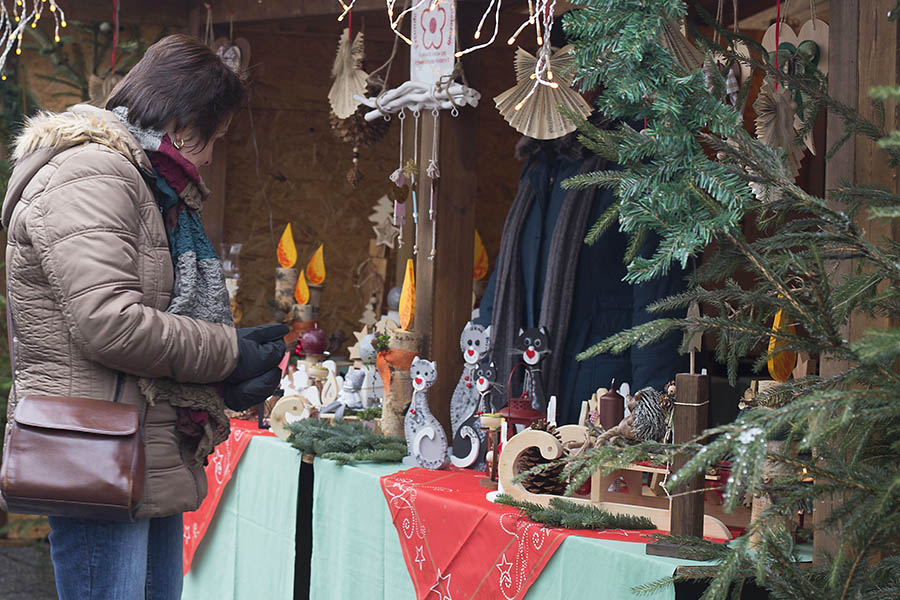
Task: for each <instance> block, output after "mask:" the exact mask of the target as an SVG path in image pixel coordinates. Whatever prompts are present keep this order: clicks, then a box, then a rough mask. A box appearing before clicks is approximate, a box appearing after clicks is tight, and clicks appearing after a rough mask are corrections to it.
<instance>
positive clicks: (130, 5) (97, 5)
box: [62, 0, 202, 29]
mask: <svg viewBox="0 0 900 600" xmlns="http://www.w3.org/2000/svg"><path fill="white" fill-rule="evenodd" d="M191 4H192V3H191V2H190V1H189V0H154V1H153V2H122V3H121V7H120V8H119V23H121V24H122V25H135V24H140V25H165V26H168V27H173V28H177V29H184V28H185V27H186V26H187V23H188V13H189V12H190V8H191ZM62 6H63V8H64V9H65V11H66V19H67V20H68V21H71V22H73V23H74V22H82V23H102V22H103V21H108V22H109V21H112V3H111V2H109V1H108V0H88V1H84V0H82V1H79V2H63V3H62ZM200 6H201V7H202V3H200Z"/></svg>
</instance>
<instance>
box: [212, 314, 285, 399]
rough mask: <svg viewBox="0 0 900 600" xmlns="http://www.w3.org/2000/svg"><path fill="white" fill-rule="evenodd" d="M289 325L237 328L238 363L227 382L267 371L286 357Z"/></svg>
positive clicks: (277, 324) (236, 381)
mask: <svg viewBox="0 0 900 600" xmlns="http://www.w3.org/2000/svg"><path fill="white" fill-rule="evenodd" d="M289 331H290V329H289V328H288V326H287V325H282V324H280V323H271V324H269V325H260V326H258V327H247V328H244V329H238V330H237V340H238V363H237V367H235V369H234V371H232V372H231V375H229V376H228V377H227V378H226V379H225V382H224V383H226V384H229V383H238V382H241V381H245V380H247V379H252V378H254V377H256V376H257V375H262V374H263V373H266V372H267V371H269V370H270V369H272V368H273V367H275V366H277V365H278V363H280V362H281V359H282V358H284V352H285V346H284V339H282V338H284V336H286V335H287V334H288V332H289Z"/></svg>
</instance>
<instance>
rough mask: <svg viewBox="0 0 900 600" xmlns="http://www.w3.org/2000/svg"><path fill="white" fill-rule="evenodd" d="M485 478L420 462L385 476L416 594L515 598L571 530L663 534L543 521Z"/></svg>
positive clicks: (617, 535)
mask: <svg viewBox="0 0 900 600" xmlns="http://www.w3.org/2000/svg"><path fill="white" fill-rule="evenodd" d="M483 478H484V473H479V472H476V471H470V470H464V469H453V470H449V471H429V470H426V469H419V468H415V469H410V470H407V471H400V472H399V473H395V474H393V475H386V476H384V477H382V478H381V488H382V490H383V491H384V495H385V498H386V499H387V502H388V506H389V507H390V511H391V518H392V520H393V522H394V526H395V527H396V529H397V533H398V535H399V536H400V546H401V547H402V549H403V557H404V559H405V560H406V567H407V569H408V570H409V573H410V576H411V577H412V580H413V586H414V587H415V590H416V597H417V598H418V599H419V600H425V599H426V598H427V599H428V600H435V599H436V598H440V600H449V599H450V598H451V597H452V598H453V599H454V600H462V599H471V598H478V599H479V600H480V599H497V600H518V599H521V598H523V597H524V596H525V592H527V591H528V588H529V587H530V586H531V584H532V583H534V581H535V580H536V579H537V577H538V575H539V574H540V572H541V570H542V569H543V568H544V566H545V565H546V564H547V561H549V560H550V557H551V556H553V553H554V552H555V551H556V549H557V548H558V547H559V545H560V544H561V543H562V541H563V540H564V539H565V538H566V537H567V536H569V535H583V536H588V537H594V538H599V539H606V540H620V541H631V542H642V543H646V542H648V541H650V540H649V539H648V536H649V535H650V534H653V533H658V532H655V531H643V530H642V531H637V530H631V531H626V530H622V529H616V530H606V531H588V530H568V529H556V528H549V527H545V526H543V525H541V524H538V523H535V522H534V521H531V520H530V519H527V518H525V517H522V516H520V514H519V512H518V511H517V510H516V509H514V508H512V507H509V506H503V505H498V504H494V503H492V502H489V501H488V500H486V499H485V494H486V493H487V492H488V490H487V489H486V488H484V487H482V486H481V484H480V480H481V479H483ZM432 592H435V593H437V596H433V595H431V594H432Z"/></svg>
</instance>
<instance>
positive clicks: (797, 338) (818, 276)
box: [561, 0, 900, 600]
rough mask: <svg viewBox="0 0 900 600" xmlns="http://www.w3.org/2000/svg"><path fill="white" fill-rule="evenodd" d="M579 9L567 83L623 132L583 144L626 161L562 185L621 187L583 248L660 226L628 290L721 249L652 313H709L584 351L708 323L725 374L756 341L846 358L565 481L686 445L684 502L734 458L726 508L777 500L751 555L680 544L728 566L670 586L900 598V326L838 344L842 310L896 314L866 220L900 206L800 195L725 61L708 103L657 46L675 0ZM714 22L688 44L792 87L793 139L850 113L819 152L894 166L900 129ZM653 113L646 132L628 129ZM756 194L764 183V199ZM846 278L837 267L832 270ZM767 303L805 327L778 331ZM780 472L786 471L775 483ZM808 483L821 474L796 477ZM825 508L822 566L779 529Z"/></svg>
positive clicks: (736, 546) (567, 473)
mask: <svg viewBox="0 0 900 600" xmlns="http://www.w3.org/2000/svg"><path fill="white" fill-rule="evenodd" d="M579 4H580V5H583V6H584V8H583V9H579V10H575V11H572V12H570V13H567V15H566V16H565V18H564V26H565V28H566V31H567V33H568V35H569V37H570V39H574V43H575V45H576V55H575V56H576V61H577V64H578V69H579V71H578V81H579V82H580V85H581V86H582V87H583V88H584V89H594V88H597V89H599V90H600V95H599V98H598V100H597V107H598V109H599V110H600V111H601V112H602V113H603V114H604V115H605V116H606V117H608V118H610V119H614V120H617V121H618V122H620V123H622V125H620V126H619V127H618V128H616V129H614V130H602V129H598V128H596V127H594V126H592V125H591V124H590V123H587V122H584V123H581V124H580V126H579V131H580V134H581V139H582V140H583V142H584V144H585V145H586V146H587V147H588V148H590V149H592V150H593V151H594V152H596V153H598V154H601V155H603V156H605V157H607V158H609V159H611V160H612V161H614V162H616V163H618V164H619V165H621V166H622V169H621V170H619V171H602V172H598V173H588V174H585V175H581V176H578V177H574V178H572V179H570V180H568V181H567V182H566V185H568V186H569V187H590V186H602V187H608V188H611V189H613V190H614V192H615V194H616V199H617V201H616V203H615V204H614V205H613V207H611V209H610V210H609V211H607V213H606V214H605V215H603V217H602V218H601V219H600V220H599V221H598V222H597V223H596V224H595V225H594V227H593V228H592V229H591V230H590V231H589V233H588V236H587V242H589V243H591V242H593V241H594V240H596V239H597V237H598V236H599V235H600V234H601V233H602V232H603V231H605V230H606V229H607V228H609V227H612V226H618V227H619V228H621V229H622V230H623V231H625V232H626V233H628V234H630V236H631V237H632V246H631V247H632V248H638V247H640V241H641V240H643V239H644V238H645V237H646V236H647V235H650V234H655V235H657V236H658V237H659V240H660V242H659V244H658V246H657V249H656V251H655V253H654V254H653V255H652V256H638V255H637V254H635V253H634V252H630V253H629V255H628V256H627V261H628V262H629V264H628V271H627V273H628V274H627V279H628V281H631V282H635V283H640V282H645V281H649V280H651V279H653V278H654V277H656V276H658V275H661V274H663V273H665V272H667V270H668V269H669V268H670V265H671V264H672V263H673V262H676V263H680V264H681V265H682V266H685V265H686V264H687V261H688V260H689V258H690V257H692V256H696V255H697V254H699V253H700V252H701V251H703V250H704V249H706V248H707V246H708V245H709V244H710V243H711V242H713V241H715V242H716V246H715V248H714V249H712V251H710V252H708V253H707V255H705V256H704V264H703V265H701V266H700V267H699V268H698V269H697V270H696V272H694V273H693V274H692V275H690V277H689V283H690V287H689V289H688V291H687V292H685V293H683V294H679V295H677V296H673V297H670V298H666V299H663V300H660V301H659V302H657V303H656V304H655V305H654V306H653V307H651V308H652V309H654V310H660V311H671V310H679V311H681V310H685V309H686V308H687V307H688V306H689V305H690V304H691V303H692V302H700V303H702V304H703V305H704V306H706V307H711V308H712V310H708V311H706V314H705V315H704V316H701V317H699V318H683V319H677V318H667V319H658V320H655V321H651V322H649V323H645V324H642V325H640V326H638V327H634V328H632V329H629V330H626V331H623V332H620V333H618V334H616V335H613V336H612V337H610V338H608V339H607V340H604V341H603V342H601V343H600V344H598V345H596V346H594V347H593V348H591V349H589V350H588V351H586V352H585V353H584V354H583V355H582V356H581V357H580V358H581V359H587V358H590V357H592V356H595V355H598V354H601V353H607V352H622V351H624V350H626V349H627V348H629V347H631V346H635V345H637V346H643V345H645V344H649V343H653V342H655V341H657V340H659V339H661V338H663V337H664V336H667V335H669V334H670V333H673V332H675V331H679V330H680V331H683V332H685V333H687V334H690V335H693V334H694V333H697V332H714V333H715V334H716V336H717V338H718V346H717V347H716V357H717V359H718V360H719V361H721V362H723V363H725V364H726V365H727V367H728V372H729V377H730V378H731V379H732V381H734V380H735V379H736V375H737V364H738V360H739V359H741V358H743V357H747V356H752V355H754V353H755V352H757V351H758V349H759V348H765V347H766V342H767V341H768V339H769V337H770V336H774V337H775V338H776V339H781V340H783V341H784V342H786V345H785V346H782V347H781V348H780V349H781V350H793V351H797V352H801V351H805V352H808V353H810V354H814V355H818V356H819V357H820V359H824V360H838V361H846V363H847V364H849V367H848V368H847V369H846V370H844V371H843V372H840V373H838V374H833V375H822V376H819V375H810V376H807V377H804V378H802V379H799V380H789V381H788V382H786V383H784V384H781V385H780V386H778V387H777V388H775V389H774V390H772V391H771V392H768V393H767V394H765V397H764V398H761V399H760V400H761V403H762V404H765V406H766V408H759V409H752V410H749V411H747V412H745V413H744V414H743V415H742V416H741V417H740V418H738V419H737V420H736V421H735V422H734V423H732V424H729V425H725V426H722V427H717V428H715V429H711V430H709V431H707V432H705V433H704V434H703V435H702V436H701V437H699V438H698V439H696V440H693V441H692V442H690V443H688V444H681V445H675V444H658V443H642V444H638V445H635V446H631V447H628V448H624V449H622V448H608V447H607V448H597V449H592V450H587V451H585V452H584V453H582V454H580V455H579V456H577V457H573V458H570V459H568V460H567V465H566V468H565V469H564V471H563V473H562V476H561V477H562V478H563V479H565V480H567V481H569V487H568V489H569V491H573V490H575V489H577V488H578V487H580V486H581V485H582V484H583V482H584V481H585V480H586V479H587V478H589V477H590V475H591V474H592V473H593V472H595V471H598V470H600V471H602V472H604V473H608V472H610V471H612V470H614V469H616V468H622V467H625V466H627V465H629V464H631V463H632V462H634V461H636V460H643V459H651V460H654V461H655V462H660V463H661V462H666V461H668V460H671V459H672V458H673V457H674V456H675V455H676V454H680V455H682V456H688V457H690V458H689V460H688V461H687V463H686V464H685V465H684V466H683V467H682V468H681V469H680V470H679V471H678V473H676V474H674V475H673V476H672V477H671V478H670V480H669V482H670V489H671V490H672V491H673V492H675V491H683V488H682V487H681V485H682V483H683V482H684V481H686V480H689V479H690V478H691V477H693V476H696V475H700V474H702V473H704V472H705V471H706V469H707V468H709V467H711V466H713V465H715V464H717V463H718V462H719V461H720V460H729V461H731V463H732V470H731V477H729V479H728V481H727V483H726V486H725V489H724V496H725V508H726V509H732V508H734V507H736V506H737V505H738V503H739V502H740V501H741V499H743V498H746V497H751V496H753V495H755V494H761V495H767V496H768V497H769V498H770V499H771V501H772V503H771V505H770V506H769V507H768V508H767V509H766V510H765V511H764V512H763V514H762V515H761V517H760V518H759V520H757V521H756V522H754V524H753V525H752V526H751V531H750V532H749V533H751V534H759V537H760V542H759V543H758V544H757V545H756V546H755V548H751V547H750V542H749V539H750V535H747V536H743V537H741V538H739V539H738V540H736V541H735V542H733V543H732V544H730V545H729V546H717V547H715V548H713V547H712V546H710V545H709V544H707V543H705V542H703V541H702V540H697V539H679V540H678V543H679V544H681V545H682V546H683V547H685V548H688V549H690V550H691V552H692V553H693V556H694V557H695V558H697V559H714V560H717V561H719V564H718V565H717V566H715V567H704V568H700V569H695V570H692V571H691V575H684V574H683V572H682V571H679V574H678V575H676V578H679V579H680V578H697V577H699V578H709V579H711V581H710V585H709V588H708V589H707V591H706V592H705V594H704V596H703V598H704V599H706V600H709V599H714V598H715V599H722V600H724V599H725V598H727V597H729V594H730V590H733V589H739V588H740V585H741V582H743V581H745V580H748V579H752V580H755V581H756V583H757V584H759V585H760V586H762V587H764V588H765V589H767V590H768V592H769V593H770V595H771V596H772V597H773V598H795V599H808V600H830V599H834V600H847V599H850V598H859V599H868V598H872V599H874V598H885V599H886V598H898V597H900V558H898V554H900V552H898V551H900V543H898V540H900V441H898V440H900V401H898V398H900V376H898V375H897V373H896V372H895V370H894V368H893V365H896V364H897V361H898V359H900V328H897V327H894V326H888V327H886V328H885V329H882V330H870V331H867V332H865V333H864V334H863V335H862V336H859V338H858V339H855V340H854V341H852V342H851V341H848V340H847V339H846V338H847V336H846V333H845V328H846V326H847V324H848V323H849V320H850V317H851V315H872V316H877V317H889V318H894V319H895V318H896V317H897V316H898V315H900V244H897V243H895V242H893V241H891V240H873V239H869V238H868V237H866V235H865V232H864V228H865V227H868V224H869V222H870V221H871V220H872V219H894V218H900V208H898V207H900V195H898V194H895V193H893V192H891V191H889V190H886V189H884V188H881V187H877V186H873V185H867V184H866V182H857V183H856V184H855V185H851V184H849V183H844V184H842V185H841V186H840V187H838V188H837V189H834V190H829V191H828V199H827V200H826V199H825V198H820V197H817V196H814V195H812V194H809V193H807V192H806V191H805V190H803V189H801V188H800V187H799V186H798V185H796V184H795V183H794V182H793V181H792V179H791V177H790V173H789V172H788V169H787V167H786V166H785V161H784V153H783V151H781V150H779V149H774V148H771V147H768V146H766V145H765V144H763V143H761V142H760V141H758V140H756V139H755V138H754V137H753V136H751V135H750V134H749V133H747V132H746V131H744V130H743V128H742V120H741V117H740V115H739V114H738V113H737V111H736V110H735V109H734V108H733V107H730V106H727V105H726V104H724V103H723V102H722V101H721V100H722V99H721V97H720V95H721V90H723V89H724V85H723V82H722V81H720V80H718V79H717V78H719V77H720V76H719V74H718V70H717V69H710V70H709V71H710V74H709V75H710V77H711V79H712V81H711V84H712V85H711V86H710V87H711V89H712V92H710V91H708V89H707V86H706V84H705V81H704V73H703V70H697V71H689V70H687V69H685V68H683V67H682V66H681V65H680V64H678V63H677V62H676V61H675V60H674V58H673V57H672V55H671V54H670V53H669V51H668V50H666V49H665V48H664V47H663V46H662V45H661V43H660V39H661V34H662V28H663V24H664V23H666V22H667V21H673V20H675V21H677V20H679V19H681V18H683V17H684V15H685V13H686V9H685V4H684V2H682V1H680V0H582V1H581V2H579ZM700 12H701V13H702V11H700ZM891 16H892V17H893V18H896V17H897V15H896V14H892V15H891ZM883 17H884V18H887V15H884V16H883ZM705 18H707V19H709V17H708V16H707V17H705ZM710 21H711V20H710ZM711 24H712V25H713V26H714V27H715V28H716V29H717V30H718V32H719V33H720V34H721V36H722V39H723V44H725V46H718V45H716V44H714V43H713V42H712V41H711V40H705V39H702V38H697V39H696V42H697V44H698V45H699V46H700V47H701V48H702V49H703V50H704V51H706V52H707V53H708V52H709V51H711V50H713V49H715V50H716V51H717V52H719V53H720V54H723V55H725V56H726V57H730V58H736V59H738V60H740V61H742V62H744V63H745V64H749V65H750V66H752V67H753V68H754V69H756V70H758V71H762V72H764V73H765V75H766V76H767V77H770V78H774V79H776V80H777V81H778V82H779V86H786V87H787V88H788V89H790V90H791V91H792V92H793V93H798V92H799V93H802V94H803V98H804V111H803V115H801V116H802V118H803V120H804V125H803V126H802V127H801V131H800V133H801V135H802V133H803V132H804V131H807V130H808V129H809V127H811V123H812V122H813V121H814V120H815V118H816V117H817V116H818V113H819V112H820V111H821V110H826V111H827V112H828V113H829V117H830V118H832V119H838V120H840V121H842V122H843V124H844V128H845V132H846V135H845V136H844V137H843V138H841V139H839V140H836V141H834V142H833V145H832V147H830V148H828V149H826V150H827V156H831V155H833V153H834V152H835V150H836V149H837V148H838V147H840V146H841V145H842V144H844V143H856V139H855V138H858V137H861V138H863V139H865V140H869V141H870V142H869V143H871V142H878V145H879V146H880V148H881V149H883V151H884V152H885V153H886V156H887V158H888V160H889V163H890V166H891V167H896V166H897V165H898V164H900V134H898V133H897V132H887V131H885V129H884V126H883V118H876V120H874V121H870V120H867V119H866V118H864V117H863V116H861V115H860V114H859V113H858V112H857V111H855V110H853V109H851V108H850V107H847V106H845V105H843V104H841V103H839V102H837V101H835V100H834V99H832V98H830V97H829V96H828V95H827V92H826V88H827V86H826V82H825V80H824V78H823V77H822V75H821V74H819V73H818V72H816V71H815V70H813V69H806V68H801V69H797V72H798V73H799V74H797V75H788V74H785V73H782V72H781V71H779V70H777V69H775V67H774V65H772V64H770V63H769V59H768V57H767V56H766V55H765V54H764V53H763V52H762V48H761V47H760V46H759V44H758V43H756V42H754V41H753V40H750V39H748V38H745V37H743V36H739V35H736V34H734V33H732V32H729V31H726V30H724V29H723V28H722V27H721V26H720V25H719V24H717V23H712V22H711ZM736 38H738V39H740V41H743V42H744V43H746V44H747V45H748V46H749V47H750V49H751V55H750V56H743V55H739V54H737V53H735V52H733V51H732V50H730V49H729V47H728V44H729V43H730V42H731V41H732V40H734V39H736ZM885 51H893V49H890V48H889V49H885ZM709 60H711V59H710V58H709V56H708V55H707V61H709ZM807 71H810V72H807ZM872 98H873V103H874V104H875V107H876V113H877V114H880V115H881V116H883V115H884V102H885V101H886V100H897V99H900V89H898V88H894V87H886V88H884V87H883V88H876V89H875V90H873V91H872ZM645 119H646V126H645V127H643V128H642V129H641V130H640V131H639V130H638V129H636V128H634V127H631V126H629V125H628V124H627V123H643V122H644V120H645ZM798 137H799V136H798ZM797 143H800V141H799V140H798V142H797ZM751 184H756V185H758V186H761V187H763V188H765V190H764V191H763V193H760V194H759V196H757V195H755V194H754V193H753V191H751ZM789 214H790V215H793V217H792V218H789V217H788V216H787V215H789ZM748 220H753V221H755V223H756V226H757V229H758V230H759V237H758V238H757V239H755V240H752V241H751V240H749V239H747V238H746V237H745V236H744V234H743V230H742V224H743V223H744V222H746V221H748ZM838 267H841V268H842V269H843V271H842V272H843V273H846V274H845V275H843V276H841V277H833V273H834V272H835V270H836V269H837V268H838ZM739 271H744V272H747V273H750V274H751V275H752V276H753V277H754V281H753V283H752V285H750V286H748V287H742V286H741V285H740V284H739V283H738V281H737V278H736V277H735V275H736V273H737V272H739ZM778 310H783V311H784V312H785V313H786V316H787V317H788V319H789V322H791V323H793V324H795V325H796V330H797V331H798V332H802V333H797V334H791V333H787V332H783V331H782V332H773V331H772V330H771V325H772V319H773V317H774V315H775V313H776V312H777V311H778ZM686 337H689V336H686ZM768 358H769V357H768V356H766V355H765V353H764V354H763V356H760V357H758V360H757V363H756V366H757V368H759V369H762V368H763V367H764V366H765V363H766V360H767V359H768ZM773 440H780V441H783V442H785V443H784V444H783V445H780V447H781V448H784V450H775V446H773V445H770V444H769V442H770V441H773ZM772 464H775V465H778V467H779V469H778V470H779V471H780V472H782V473H786V474H781V475H777V476H774V477H770V476H769V475H770V468H769V467H770V465H772ZM808 477H811V478H812V481H805V480H806V479H808ZM834 499H839V500H840V503H839V505H838V508H837V509H836V510H834V511H833V512H832V513H831V515H830V516H829V517H828V518H827V519H825V520H824V521H822V522H819V523H818V524H817V525H818V529H817V531H816V534H817V535H821V534H830V535H838V536H839V538H838V539H839V540H840V545H839V547H838V548H837V549H836V550H835V553H834V554H833V555H829V556H823V557H817V558H818V559H820V560H819V562H817V564H816V566H814V567H813V568H807V566H806V565H804V566H801V565H798V564H797V562H796V560H795V553H796V549H795V547H794V544H793V542H792V540H791V537H790V535H789V533H788V531H787V530H786V527H785V523H786V521H787V520H789V518H790V517H792V516H793V515H796V513H797V511H798V510H800V509H806V508H807V507H808V506H823V505H827V503H830V502H831V501H832V500H834ZM649 587H652V586H649ZM642 589H644V588H642Z"/></svg>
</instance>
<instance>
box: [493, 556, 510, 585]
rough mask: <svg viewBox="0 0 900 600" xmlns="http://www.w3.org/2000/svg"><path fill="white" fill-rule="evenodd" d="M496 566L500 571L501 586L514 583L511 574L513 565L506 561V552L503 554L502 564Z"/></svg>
mask: <svg viewBox="0 0 900 600" xmlns="http://www.w3.org/2000/svg"><path fill="white" fill-rule="evenodd" d="M494 566H495V567H497V570H498V571H500V585H504V583H506V584H508V583H510V582H511V581H512V576H511V575H510V574H509V571H510V569H512V566H513V564H512V563H511V562H509V561H508V560H506V552H504V553H503V556H502V557H501V559H500V562H498V563H497V564H496V565H494Z"/></svg>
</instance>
